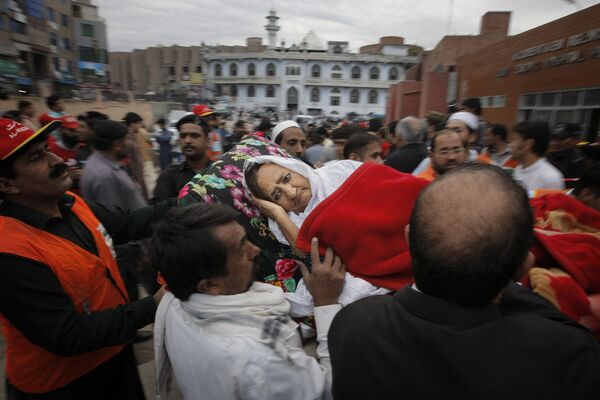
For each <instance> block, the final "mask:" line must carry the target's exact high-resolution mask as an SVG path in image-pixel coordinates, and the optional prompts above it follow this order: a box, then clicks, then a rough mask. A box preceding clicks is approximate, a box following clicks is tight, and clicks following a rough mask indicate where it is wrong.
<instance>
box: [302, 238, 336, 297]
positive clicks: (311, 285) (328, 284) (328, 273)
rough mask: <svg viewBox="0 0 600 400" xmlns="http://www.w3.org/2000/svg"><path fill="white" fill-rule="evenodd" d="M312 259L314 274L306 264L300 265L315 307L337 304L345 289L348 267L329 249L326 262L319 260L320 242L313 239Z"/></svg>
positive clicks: (311, 245)
mask: <svg viewBox="0 0 600 400" xmlns="http://www.w3.org/2000/svg"><path fill="white" fill-rule="evenodd" d="M310 247H311V248H310V257H311V259H312V272H308V269H307V268H306V266H305V265H304V264H300V270H301V271H302V275H303V276H304V284H306V287H307V288H308V291H309V292H310V294H311V295H312V297H313V300H314V302H315V307H319V306H326V305H329V304H335V303H337V301H338V297H340V293H342V290H343V289H344V276H345V274H346V267H345V266H344V265H343V264H342V260H341V259H340V258H339V257H338V256H336V255H335V254H333V250H332V249H331V248H327V252H326V253H325V260H324V261H323V262H321V260H320V258H319V240H318V239H317V238H313V239H312V241H311V243H310Z"/></svg>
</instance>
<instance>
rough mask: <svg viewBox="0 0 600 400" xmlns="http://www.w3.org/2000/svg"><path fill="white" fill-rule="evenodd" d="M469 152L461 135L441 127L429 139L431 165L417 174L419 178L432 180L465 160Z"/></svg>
mask: <svg viewBox="0 0 600 400" xmlns="http://www.w3.org/2000/svg"><path fill="white" fill-rule="evenodd" d="M468 157H469V153H468V151H467V146H466V143H465V142H463V140H462V138H461V135H460V134H459V133H457V132H454V131H451V130H449V129H442V130H441V131H439V132H438V133H436V134H435V136H433V138H432V139H431V148H430V149H429V158H430V159H431V165H430V166H429V168H428V169H426V170H425V171H423V172H422V173H421V174H419V175H418V176H419V178H423V179H427V180H429V181H433V180H434V179H435V178H436V177H437V176H439V175H444V174H445V173H446V172H448V171H449V170H450V169H452V168H455V167H457V166H459V165H461V164H463V163H465V162H467V160H468Z"/></svg>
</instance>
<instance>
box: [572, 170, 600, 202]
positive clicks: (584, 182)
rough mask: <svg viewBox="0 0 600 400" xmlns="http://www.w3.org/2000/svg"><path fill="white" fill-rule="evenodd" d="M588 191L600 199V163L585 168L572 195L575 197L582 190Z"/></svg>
mask: <svg viewBox="0 0 600 400" xmlns="http://www.w3.org/2000/svg"><path fill="white" fill-rule="evenodd" d="M586 188H587V189H590V190H591V191H592V192H594V194H595V195H596V196H598V197H600V161H596V162H595V163H593V164H592V165H590V166H588V167H586V168H585V169H584V170H583V172H582V173H581V175H580V176H579V179H578V180H577V185H576V186H575V188H574V189H573V195H574V196H577V195H579V193H581V191H582V190H583V189H586Z"/></svg>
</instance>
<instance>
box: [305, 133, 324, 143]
mask: <svg viewBox="0 0 600 400" xmlns="http://www.w3.org/2000/svg"><path fill="white" fill-rule="evenodd" d="M308 140H310V141H311V142H312V143H313V144H321V143H323V136H321V135H319V134H318V133H311V134H310V135H308Z"/></svg>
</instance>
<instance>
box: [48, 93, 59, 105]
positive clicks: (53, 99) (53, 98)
mask: <svg viewBox="0 0 600 400" xmlns="http://www.w3.org/2000/svg"><path fill="white" fill-rule="evenodd" d="M60 100H61V98H60V96H58V95H55V94H53V95H52V96H48V97H46V105H47V106H48V108H52V107H54V106H55V105H56V103H58V102H59V101H60Z"/></svg>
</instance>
